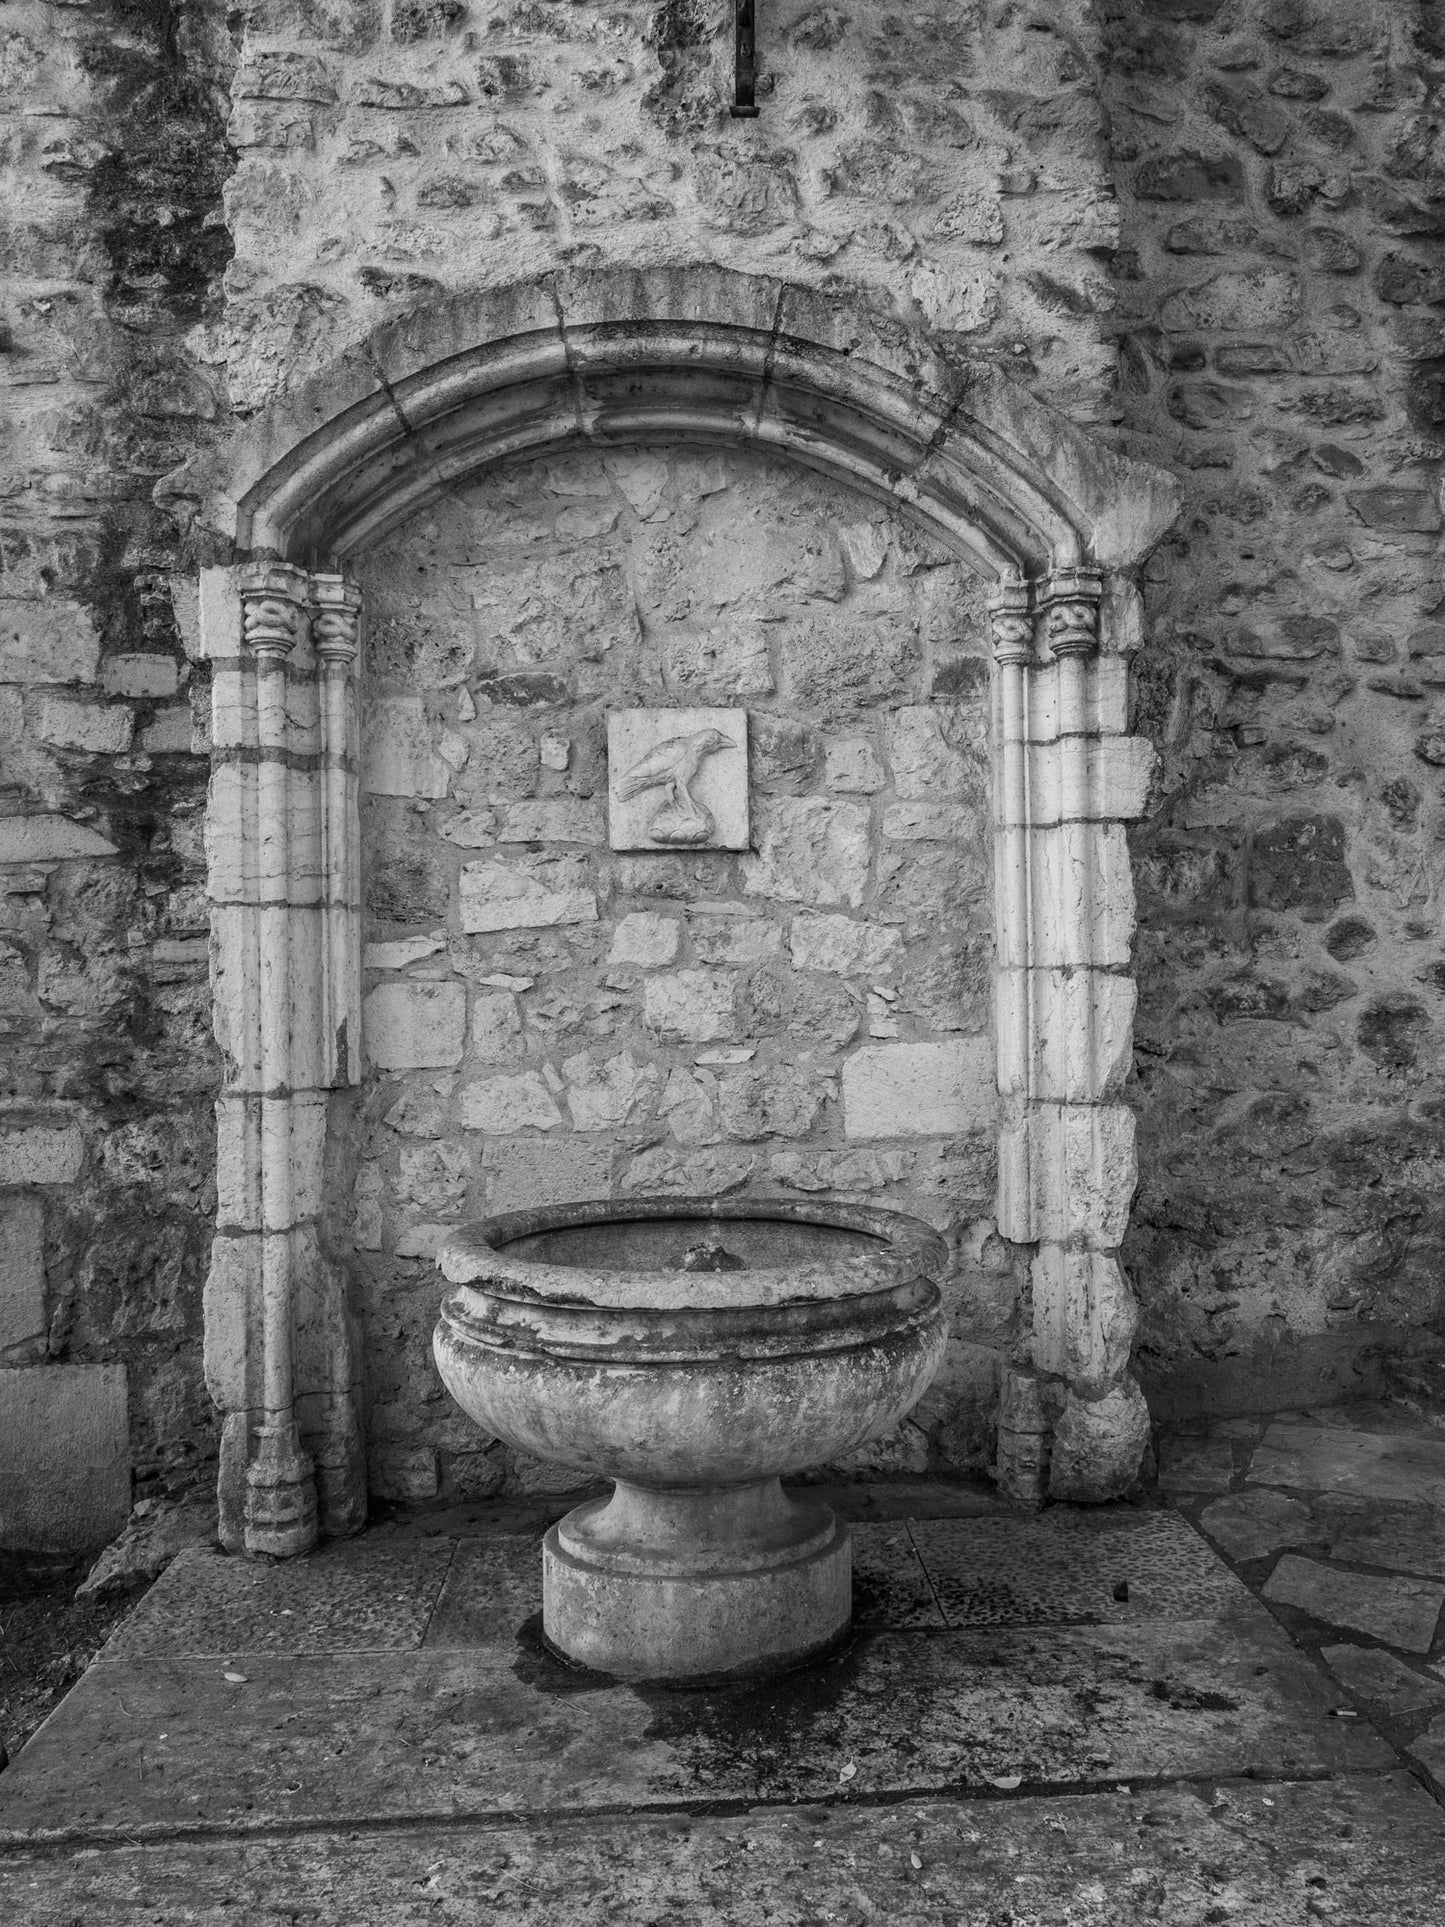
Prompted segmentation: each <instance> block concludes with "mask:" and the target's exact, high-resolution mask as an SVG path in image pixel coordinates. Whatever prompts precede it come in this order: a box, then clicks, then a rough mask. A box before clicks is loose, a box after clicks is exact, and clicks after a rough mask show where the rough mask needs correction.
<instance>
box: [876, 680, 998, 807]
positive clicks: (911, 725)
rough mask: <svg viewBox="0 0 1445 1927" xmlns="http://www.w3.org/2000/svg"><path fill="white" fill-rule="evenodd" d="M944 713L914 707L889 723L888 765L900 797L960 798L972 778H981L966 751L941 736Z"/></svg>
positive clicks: (933, 707)
mask: <svg viewBox="0 0 1445 1927" xmlns="http://www.w3.org/2000/svg"><path fill="white" fill-rule="evenodd" d="M943 720H944V717H943V713H942V712H940V710H939V709H938V707H937V706H936V705H935V704H932V703H913V704H908V705H906V706H905V707H904V708H902V709H899V710H895V711H894V713H893V715H891V716H890V717H889V719H888V728H887V741H888V761H889V764H890V766H891V767H892V770H893V788H894V790H895V792H896V793H897V794H898V795H899V796H902V797H908V798H910V799H918V798H925V797H926V798H928V799H930V800H933V799H937V798H939V797H945V796H962V795H963V794H964V793H965V791H966V790H967V789H968V787H969V782H970V779H971V778H976V777H977V776H979V775H981V774H983V773H984V772H983V771H982V770H981V768H980V766H979V764H978V762H977V761H976V759H975V758H974V757H972V756H970V755H969V754H968V753H967V751H965V750H963V749H958V748H955V747H954V746H953V745H952V744H950V743H949V742H947V741H946V740H945V738H944V734H943Z"/></svg>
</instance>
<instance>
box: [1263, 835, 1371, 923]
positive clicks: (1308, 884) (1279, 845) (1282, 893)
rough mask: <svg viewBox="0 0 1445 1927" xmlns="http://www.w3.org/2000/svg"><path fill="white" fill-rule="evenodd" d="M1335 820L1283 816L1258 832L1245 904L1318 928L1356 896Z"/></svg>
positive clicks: (1344, 840) (1342, 837)
mask: <svg viewBox="0 0 1445 1927" xmlns="http://www.w3.org/2000/svg"><path fill="white" fill-rule="evenodd" d="M1346 851H1347V844H1346V838H1345V826H1344V824H1343V822H1342V821H1341V820H1340V818H1339V817H1338V816H1288V817H1284V818H1282V819H1281V820H1280V821H1279V822H1278V823H1272V824H1270V825H1269V826H1268V827H1267V828H1265V829H1262V830H1260V831H1259V832H1258V834H1257V835H1256V836H1255V839H1254V847H1253V850H1252V852H1251V859H1250V875H1249V894H1250V901H1251V902H1252V903H1255V904H1257V905H1258V906H1259V907H1260V908H1261V909H1263V910H1298V911H1299V913H1300V915H1301V916H1302V917H1303V918H1304V920H1305V922H1306V923H1323V922H1324V921H1325V920H1326V918H1328V917H1330V916H1332V915H1333V914H1334V912H1335V910H1336V909H1337V908H1338V906H1339V905H1340V904H1342V903H1347V902H1349V901H1350V899H1351V898H1352V897H1353V896H1354V894H1355V886H1354V881H1353V879H1352V878H1351V876H1350V870H1349V864H1348V863H1347V861H1346Z"/></svg>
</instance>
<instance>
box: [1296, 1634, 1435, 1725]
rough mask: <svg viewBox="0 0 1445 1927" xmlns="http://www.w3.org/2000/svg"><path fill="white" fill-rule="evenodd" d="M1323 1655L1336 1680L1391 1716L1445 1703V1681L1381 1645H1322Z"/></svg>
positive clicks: (1321, 1653)
mask: <svg viewBox="0 0 1445 1927" xmlns="http://www.w3.org/2000/svg"><path fill="white" fill-rule="evenodd" d="M1320 1658H1321V1659H1322V1660H1323V1661H1324V1662H1325V1664H1326V1666H1328V1667H1329V1669H1330V1671H1331V1672H1332V1673H1333V1674H1334V1676H1335V1678H1336V1679H1338V1680H1340V1681H1341V1682H1342V1683H1343V1684H1344V1685H1345V1686H1347V1687H1348V1688H1349V1690H1350V1691H1351V1692H1352V1693H1357V1694H1358V1695H1359V1697H1360V1698H1361V1699H1362V1700H1364V1701H1365V1702H1366V1703H1367V1704H1368V1705H1369V1706H1371V1707H1372V1708H1375V1709H1378V1710H1379V1711H1380V1712H1382V1713H1384V1714H1385V1715H1386V1716H1387V1717H1388V1718H1392V1719H1398V1718H1399V1717H1400V1716H1401V1715H1402V1714H1406V1713H1422V1712H1424V1711H1425V1709H1426V1708H1427V1707H1431V1706H1442V1705H1445V1680H1441V1679H1432V1678H1431V1676H1430V1675H1429V1674H1428V1673H1417V1672H1416V1671H1415V1669H1414V1667H1413V1666H1407V1665H1406V1664H1405V1662H1404V1660H1402V1659H1397V1658H1396V1656H1395V1655H1394V1653H1387V1652H1385V1651H1384V1650H1383V1648H1381V1647H1379V1646H1356V1645H1353V1644H1348V1643H1347V1644H1345V1645H1340V1646H1322V1647H1321V1648H1320Z"/></svg>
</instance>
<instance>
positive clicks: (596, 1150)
mask: <svg viewBox="0 0 1445 1927" xmlns="http://www.w3.org/2000/svg"><path fill="white" fill-rule="evenodd" d="M611 1167H612V1141H611V1139H610V1138H594V1137H587V1138H514V1139H512V1140H510V1141H505V1140H501V1141H496V1142H489V1143H487V1144H486V1145H485V1147H484V1149H483V1152H482V1171H483V1176H484V1177H485V1179H486V1186H487V1209H488V1211H526V1210H530V1209H531V1208H532V1207H533V1206H535V1205H539V1204H585V1203H588V1202H590V1201H591V1200H592V1199H594V1198H605V1197H606V1196H607V1195H608V1192H609V1189H610V1183H609V1179H610V1175H611Z"/></svg>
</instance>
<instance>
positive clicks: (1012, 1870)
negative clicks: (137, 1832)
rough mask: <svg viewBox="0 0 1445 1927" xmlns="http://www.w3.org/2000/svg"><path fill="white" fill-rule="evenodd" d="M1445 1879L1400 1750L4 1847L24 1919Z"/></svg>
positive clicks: (778, 1925) (1190, 1894)
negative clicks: (1314, 1770) (643, 1808)
mask: <svg viewBox="0 0 1445 1927" xmlns="http://www.w3.org/2000/svg"><path fill="white" fill-rule="evenodd" d="M1442 1890H1445V1830H1442V1817H1441V1814H1440V1812H1439V1809H1438V1808H1437V1807H1435V1805H1434V1804H1433V1803H1432V1801H1431V1800H1430V1798H1429V1796H1428V1795H1427V1794H1426V1793H1425V1792H1424V1791H1423V1789H1422V1788H1421V1787H1420V1786H1418V1785H1417V1784H1416V1783H1415V1781H1413V1780H1412V1779H1411V1778H1410V1777H1409V1776H1408V1775H1407V1774H1404V1773H1394V1774H1390V1775H1388V1776H1386V1777H1381V1778H1378V1779H1376V1778H1348V1779H1343V1780H1335V1781H1328V1782H1323V1783H1318V1782H1317V1783H1314V1784H1292V1785H1291V1784H1286V1785H1272V1784H1263V1785H1261V1784H1260V1783H1258V1782H1249V1781H1224V1782H1220V1783H1209V1782H1205V1783H1203V1784H1201V1785H1197V1786H1185V1787H1179V1786H1169V1787H1150V1788H1139V1789H1136V1790H1134V1791H1133V1792H1130V1793H1125V1792H1123V1791H1120V1792H1116V1793H1096V1794H1085V1795H1082V1796H1079V1797H1077V1798H1073V1799H1069V1800H1039V1799H1030V1798H1020V1797H1010V1798H998V1799H987V1800H974V1801H970V1802H968V1803H966V1804H962V1805H960V1804H958V1803H956V1802H946V1803H945V1802H938V1801H912V1800H910V1801H907V1802H905V1803H903V1804H900V1805H896V1806H890V1807H883V1808H876V1807H868V1806H866V1805H862V1804H859V1803H857V1802H856V1801H853V1800H850V1799H848V1798H846V1797H845V1798H843V1799H842V1800H841V1801H840V1802H839V1803H837V1804H831V1805H827V1806H808V1807H792V1808H786V1809H772V1810H764V1809H756V1808H755V1809H754V1810H752V1811H750V1812H743V1813H737V1814H726V1815H694V1814H686V1813H676V1814H666V1815H643V1814H634V1815H630V1816H629V1817H628V1818H627V1820H626V1822H625V1824H619V1819H618V1816H616V1815H615V1814H609V1815H606V1816H601V1817H596V1818H590V1819H578V1820H571V1821H563V1822H556V1821H547V1820H542V1821H539V1822H534V1823H531V1824H528V1825H517V1824H502V1825H499V1826H497V1827H495V1828H486V1829H479V1828H476V1827H465V1828H461V1827H431V1828H424V1827H408V1828H404V1829H398V1830H396V1831H385V1832H376V1833H372V1834H356V1833H347V1834H342V1833H338V1832H321V1833H313V1834H306V1835H302V1836H299V1837H298V1836H293V1837H289V1838H288V1837H279V1838H278V1837H274V1836H273V1837H270V1838H260V1839H250V1840H247V1839H227V1840H206V1841H199V1840H198V1841H190V1842H177V1841H172V1842H168V1843H166V1844H165V1845H164V1846H163V1847H157V1846H139V1845H128V1846H118V1847H115V1848H110V1849H107V1850H105V1851H102V1852H96V1851H95V1850H94V1849H90V1850H87V1851H85V1852H83V1853H64V1854H56V1853H51V1854H46V1855H40V1854H36V1853H34V1852H22V1853H18V1854H15V1855H11V1856H6V1857H3V1858H0V1916H3V1917H5V1918H6V1919H13V1920H15V1921H17V1922H24V1923H25V1927H74V1923H75V1922H77V1921H83V1922H84V1923H85V1927H140V1923H142V1922H143V1923H144V1924H145V1927H181V1923H186V1927H253V1923H255V1924H256V1927H259V1923H260V1922H262V1921H265V1922H273V1921H288V1922H311V1921H318V1922H321V1923H324V1924H325V1927H330V1923H333V1922H340V1921H345V1922H346V1923H347V1927H423V1924H425V1927H476V1923H477V1922H479V1921H487V1922H497V1923H505V1927H563V1924H564V1923H565V1927H615V1924H616V1923H619V1922H626V1923H627V1927H763V1923H765V1922H766V1923H768V1927H820V1924H821V1923H824V1922H836V1923H838V1927H862V1923H865V1922H867V1923H873V1924H874V1927H877V1924H878V1923H887V1924H888V1927H923V1923H927V1927H960V1923H961V1924H962V1927H1005V1924H1006V1927H1160V1923H1161V1922H1167V1923H1169V1927H1203V1923H1207V1922H1228V1923H1231V1927H1320V1923H1321V1922H1328V1923H1333V1927H1378V1923H1380V1922H1382V1921H1387V1922H1389V1923H1390V1927H1439V1921H1440V1917H1441V1900H1440V1896H1441V1893H1442Z"/></svg>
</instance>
